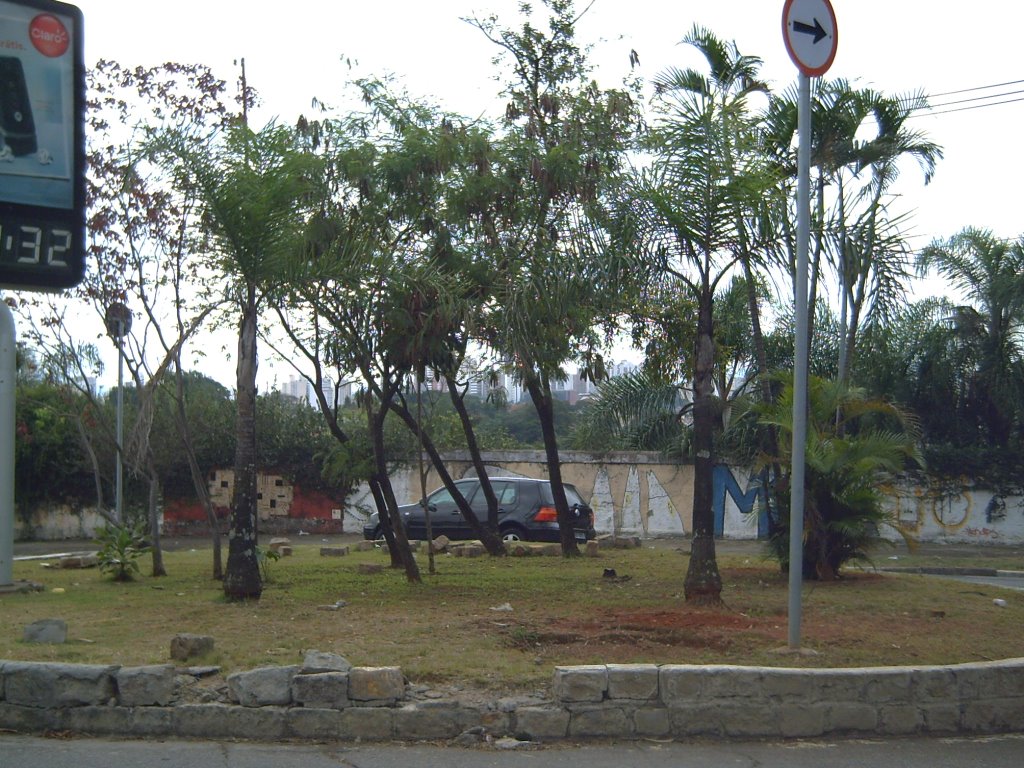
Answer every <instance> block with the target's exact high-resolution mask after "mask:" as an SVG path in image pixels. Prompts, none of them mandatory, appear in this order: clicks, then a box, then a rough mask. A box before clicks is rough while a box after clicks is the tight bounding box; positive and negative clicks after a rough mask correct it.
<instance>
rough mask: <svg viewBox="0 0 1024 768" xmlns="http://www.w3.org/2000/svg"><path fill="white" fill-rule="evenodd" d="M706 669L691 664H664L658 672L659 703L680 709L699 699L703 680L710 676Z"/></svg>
mask: <svg viewBox="0 0 1024 768" xmlns="http://www.w3.org/2000/svg"><path fill="white" fill-rule="evenodd" d="M707 669H708V668H707V667H701V666H694V665H691V664H665V665H663V666H662V667H661V668H660V669H659V671H658V690H659V695H660V696H661V703H662V704H665V705H666V706H669V707H680V706H685V705H687V704H691V703H693V702H696V701H698V700H699V699H700V697H701V695H702V694H703V689H704V680H705V679H706V678H707V677H708V675H709V674H710V673H709V672H708V671H707Z"/></svg>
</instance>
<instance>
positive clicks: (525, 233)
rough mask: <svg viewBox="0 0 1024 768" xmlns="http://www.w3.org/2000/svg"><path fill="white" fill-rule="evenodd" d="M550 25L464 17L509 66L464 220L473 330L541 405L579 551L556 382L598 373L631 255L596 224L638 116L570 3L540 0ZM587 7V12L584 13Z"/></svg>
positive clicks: (552, 472) (566, 526) (560, 506)
mask: <svg viewBox="0 0 1024 768" xmlns="http://www.w3.org/2000/svg"><path fill="white" fill-rule="evenodd" d="M544 8H545V10H546V11H547V12H548V29H547V30H543V29H540V28H538V27H536V26H534V25H533V23H532V21H531V20H530V18H529V15H528V14H529V12H530V10H531V9H530V7H529V6H528V5H526V4H523V6H521V10H522V11H523V14H524V16H525V17H526V18H525V19H524V21H523V23H522V25H521V26H520V27H519V28H517V29H512V28H505V27H501V26H500V25H499V23H498V21H497V19H496V18H494V17H491V18H487V19H479V18H475V19H470V20H469V21H470V23H471V24H473V25H474V26H475V27H477V28H478V29H480V30H481V32H483V34H484V35H486V37H487V38H488V39H489V40H490V41H491V42H493V43H494V44H495V45H496V46H497V47H498V48H499V50H500V52H501V55H502V56H503V57H505V61H507V62H508V67H509V74H508V76H507V78H506V85H505V88H504V91H503V95H504V96H505V97H506V98H507V107H506V110H505V119H504V123H503V126H502V132H501V134H500V136H499V138H498V139H497V140H496V141H495V142H494V143H493V145H492V146H491V147H489V148H487V147H482V148H481V150H482V151H481V153H480V162H479V169H480V170H479V178H478V179H477V180H476V182H475V183H474V184H473V186H472V187H471V188H470V189H469V190H468V192H469V193H470V194H467V195H466V196H465V199H464V201H463V203H464V207H463V210H464V211H465V213H466V217H465V219H464V223H463V226H465V227H466V228H467V230H469V229H470V228H471V231H472V232H473V237H474V239H475V240H476V242H477V243H478V248H479V253H480V254H481V255H482V256H483V263H485V264H487V265H490V269H491V274H490V278H489V280H488V283H489V285H490V289H491V294H490V295H491V301H490V302H489V303H488V305H487V306H486V307H485V313H484V315H483V317H482V319H481V321H480V328H481V333H480V337H481V339H482V340H483V341H484V343H486V344H487V345H489V346H490V348H491V349H492V350H493V351H494V353H495V354H496V355H498V356H499V357H500V358H501V359H502V360H503V361H504V362H505V363H506V365H507V366H508V368H509V369H510V370H511V371H512V372H513V374H514V375H515V376H516V377H517V378H518V379H519V380H520V381H521V383H522V385H523V387H524V389H525V390H526V391H527V392H528V393H529V394H530V399H531V401H532V402H533V405H534V407H535V409H536V411H537V416H538V418H539V421H540V425H541V431H542V436H543V444H544V450H545V453H546V457H547V466H548V476H549V478H550V479H551V484H552V491H553V495H554V502H555V508H556V510H557V514H558V521H559V527H560V529H561V544H562V551H563V553H564V554H566V555H573V554H578V553H579V549H578V547H577V545H576V541H575V537H574V534H573V526H572V519H571V513H570V510H569V504H568V501H567V499H566V497H565V494H564V491H563V488H562V483H561V469H560V464H559V458H558V438H557V434H556V432H555V427H554V408H555V405H554V403H555V397H554V395H553V392H552V390H553V386H552V385H553V384H554V383H555V382H557V381H558V380H561V379H564V378H565V371H564V370H563V366H565V365H566V364H567V363H570V362H577V363H578V364H579V365H580V368H581V370H582V373H583V375H585V376H588V377H590V378H593V379H595V380H596V379H600V378H602V377H603V364H602V361H601V357H600V355H599V354H598V353H597V350H598V348H599V347H600V337H599V336H598V335H597V333H596V330H595V328H596V326H598V325H599V324H601V323H609V324H610V323H611V322H612V321H613V320H614V319H615V318H616V316H617V315H618V314H620V313H621V306H620V305H619V303H618V302H619V301H620V300H621V299H622V298H623V295H624V294H623V292H622V291H621V288H622V287H623V286H624V285H625V284H626V282H627V278H628V276H629V274H630V270H629V269H628V266H627V262H628V259H627V258H626V257H625V255H624V254H623V253H622V252H618V251H615V250H612V249H609V248H608V243H607V242H606V240H605V238H604V233H603V232H602V231H601V230H600V228H599V227H600V221H601V218H602V208H603V195H604V193H605V191H606V189H607V187H608V185H609V184H610V183H611V181H612V180H613V179H614V177H615V174H616V173H617V171H618V170H619V169H620V168H621V166H622V165H623V157H624V151H625V150H626V148H627V147H628V146H629V143H630V141H631V139H632V134H633V130H634V128H635V126H636V123H637V115H636V111H635V103H634V100H633V97H632V95H631V94H630V92H629V90H628V89H622V90H602V89H600V88H599V87H598V86H597V84H596V82H594V81H593V80H592V79H591V77H590V72H589V66H588V63H587V60H586V52H585V50H583V49H581V48H580V47H579V45H578V44H577V43H576V39H575V25H576V22H577V21H578V20H579V16H578V15H576V12H575V10H574V8H573V4H572V2H571V1H570V0H545V2H544ZM584 13H585V11H584Z"/></svg>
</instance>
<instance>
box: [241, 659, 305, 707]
mask: <svg viewBox="0 0 1024 768" xmlns="http://www.w3.org/2000/svg"><path fill="white" fill-rule="evenodd" d="M298 672H299V667H298V666H295V665H292V666H287V667H259V668H257V669H250V670H248V671H246V672H235V673H233V674H230V675H228V679H227V683H228V692H229V694H230V696H231V699H232V701H237V702H238V703H239V704H241V705H242V706H243V707H267V706H275V705H276V706H287V705H288V704H291V703H292V678H294V677H295V675H297V674H298Z"/></svg>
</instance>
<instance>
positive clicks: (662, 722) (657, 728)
mask: <svg viewBox="0 0 1024 768" xmlns="http://www.w3.org/2000/svg"><path fill="white" fill-rule="evenodd" d="M671 732H672V725H671V723H670V722H669V719H668V710H667V709H665V708H664V707H640V708H638V709H637V710H635V711H634V712H633V733H635V734H636V735H637V736H641V737H644V736H646V737H649V738H662V737H664V736H668V735H669V734H670V733H671Z"/></svg>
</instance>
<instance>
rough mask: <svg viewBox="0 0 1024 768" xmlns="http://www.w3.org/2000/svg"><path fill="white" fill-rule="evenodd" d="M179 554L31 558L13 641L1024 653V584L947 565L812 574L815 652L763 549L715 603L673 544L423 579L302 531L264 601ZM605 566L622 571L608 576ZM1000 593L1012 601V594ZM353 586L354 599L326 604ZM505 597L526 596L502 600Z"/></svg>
mask: <svg viewBox="0 0 1024 768" xmlns="http://www.w3.org/2000/svg"><path fill="white" fill-rule="evenodd" d="M164 557H165V562H166V566H167V570H168V572H169V574H170V575H169V576H167V577H164V578H160V579H154V578H151V577H149V576H141V577H139V578H137V579H136V580H135V581H134V582H130V583H118V582H114V581H112V580H111V579H110V578H109V577H107V576H104V575H102V574H101V573H100V572H99V571H98V570H96V569H89V570H59V569H44V568H43V567H41V565H40V563H39V562H38V561H26V562H21V561H19V562H16V563H15V567H14V577H15V579H26V580H33V581H37V582H41V583H43V584H44V585H45V591H43V592H39V593H33V594H12V595H6V596H3V597H0V659H28V660H51V661H66V662H87V663H112V664H122V665H125V664H132V665H134V664H150V663H162V662H165V661H167V660H168V659H169V647H170V640H171V637H172V636H173V635H175V634H177V633H179V632H191V633H199V634H209V635H212V636H213V637H214V638H215V641H216V650H215V652H214V653H213V655H211V656H210V657H208V658H206V659H203V660H202V663H210V664H218V665H220V666H222V668H223V669H224V671H225V672H230V671H233V670H237V669H249V668H253V667H257V666H262V665H267V664H291V663H296V662H298V661H301V658H302V654H303V652H304V651H305V650H310V649H316V650H322V651H333V652H336V653H339V654H341V655H343V656H345V657H346V658H348V659H349V661H351V662H352V663H353V664H357V665H398V666H401V667H402V669H403V670H404V672H405V673H406V675H407V676H408V677H409V678H410V679H412V680H414V681H416V682H422V683H435V684H442V683H445V684H459V685H468V686H474V687H482V688H487V689H490V690H494V691H509V690H530V689H536V688H538V687H542V686H545V685H547V683H548V681H549V680H550V676H551V669H552V668H553V667H554V666H555V665H558V664H587V663H611V662H622V663H625V662H656V663H728V664H765V665H776V666H780V665H784V666H793V665H804V666H869V665H890V664H945V663H958V662H967V661H979V660H986V659H999V658H1008V657H1019V656H1024V634H1022V633H1021V632H1020V627H1021V626H1022V625H1024V595H1022V594H1021V593H1019V592H1012V591H1006V590H1000V589H996V588H989V587H981V586H977V585H973V584H962V583H959V582H952V581H948V580H945V579H937V578H934V577H922V576H909V575H889V574H880V573H874V572H858V571H851V572H850V575H849V577H848V578H846V579H844V580H843V581H841V582H838V583H833V584H808V585H806V587H805V590H804V600H803V626H802V637H803V644H804V645H805V646H806V647H809V648H812V649H815V650H817V651H818V652H819V654H820V655H818V656H816V657H810V658H806V657H794V656H790V655H779V654H777V653H775V652H774V651H775V650H776V649H778V648H779V647H781V646H784V645H785V643H786V637H787V626H788V619H787V615H786V610H787V604H788V603H787V601H788V596H787V583H786V579H785V577H784V576H783V575H782V574H780V573H779V571H778V568H777V566H775V565H774V564H772V563H769V562H766V561H763V560H761V559H760V558H758V557H737V556H729V555H723V556H721V557H720V559H719V564H720V568H721V571H722V577H723V582H724V585H725V589H724V592H723V597H724V599H725V605H724V606H723V607H721V608H715V609H708V608H694V607H690V606H688V605H686V603H685V602H684V600H683V594H682V592H683V586H682V585H683V579H684V576H685V573H686V567H687V558H686V556H685V555H683V554H680V553H679V552H677V551H675V550H673V549H671V548H669V547H662V548H654V549H650V548H644V549H636V550H602V553H601V556H600V557H599V558H596V559H592V558H579V559H575V560H564V559H562V558H559V557H532V558H502V559H493V558H488V557H482V558H456V557H452V556H439V557H438V558H437V574H436V575H430V574H428V573H427V572H426V570H427V568H426V558H425V556H422V555H421V556H420V562H421V567H422V569H423V577H424V583H423V584H420V585H410V584H408V583H407V582H406V580H405V578H404V574H403V573H402V572H400V571H395V570H391V569H385V571H384V573H382V574H377V575H361V574H359V573H358V572H357V565H358V564H359V563H364V562H374V563H382V564H386V563H387V562H388V561H387V558H386V556H384V555H382V554H381V553H380V552H376V551H374V552H366V553H353V554H351V555H349V556H348V557H342V558H335V557H330V558H328V557H320V556H319V550H318V548H317V547H316V546H296V547H295V555H294V556H292V557H285V558H282V559H281V560H279V561H277V562H272V563H270V575H271V580H270V582H269V583H267V584H266V586H265V591H264V594H263V597H262V599H261V600H259V601H258V602H249V603H229V602H226V601H225V600H224V598H223V596H222V592H221V589H220V584H219V583H218V582H214V581H213V580H211V579H210V578H209V572H210V553H209V552H208V551H191V552H187V551H182V552H168V553H165V555H164ZM901 560H903V558H902V557H901ZM880 564H887V563H884V562H882V563H880ZM899 564H901V565H904V564H907V563H906V562H901V563H899ZM957 564H960V562H959V561H958V563H957ZM606 568H614V569H615V570H616V572H617V574H618V575H619V577H620V578H619V579H618V580H615V581H611V580H609V579H606V578H604V577H603V576H602V573H603V571H604V569H606ZM147 569H148V561H144V562H143V567H142V570H143V572H144V573H145V572H146V571H147ZM622 577H628V578H622ZM58 590H63V591H58ZM996 597H1003V598H1005V599H1006V600H1007V602H1008V603H1009V604H1008V606H1007V607H1006V608H998V607H995V606H994V605H993V599H994V598H996ZM339 600H344V601H345V602H346V606H345V607H343V608H341V609H340V610H337V611H329V610H324V609H323V606H327V605H331V604H334V603H336V602H337V601H339ZM506 603H507V604H509V605H511V607H512V610H511V611H502V610H494V609H496V608H500V607H501V606H503V605H504V604H506ZM41 618H62V619H64V620H65V621H67V623H68V634H69V640H68V642H67V643H66V644H63V645H34V644H26V643H24V642H22V641H21V635H22V630H23V628H24V626H25V625H27V624H29V623H30V622H32V621H34V620H36V619H41Z"/></svg>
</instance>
